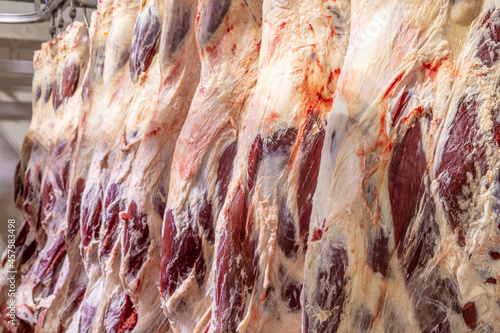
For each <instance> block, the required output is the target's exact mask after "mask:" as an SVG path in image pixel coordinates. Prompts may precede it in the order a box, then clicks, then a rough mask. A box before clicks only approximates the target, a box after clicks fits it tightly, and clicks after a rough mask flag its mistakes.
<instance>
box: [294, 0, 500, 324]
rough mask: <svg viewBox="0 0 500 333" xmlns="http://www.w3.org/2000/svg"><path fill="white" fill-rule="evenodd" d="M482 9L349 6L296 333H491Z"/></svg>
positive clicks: (491, 209) (491, 121)
mask: <svg viewBox="0 0 500 333" xmlns="http://www.w3.org/2000/svg"><path fill="white" fill-rule="evenodd" d="M481 7H482V8H481ZM493 7H494V6H493V2H492V1H484V2H481V1H479V2H466V1H457V2H448V1H423V2H421V3H418V4H416V3H415V2H414V1H384V2H381V1H368V2H365V3H363V4H360V3H358V4H356V6H353V8H358V9H359V12H357V13H356V15H353V22H352V29H351V44H350V46H349V50H348V53H347V56H346V62H345V64H344V67H343V69H342V74H341V77H340V80H339V84H338V87H337V92H336V96H335V100H334V105H333V110H332V114H331V116H330V117H329V119H328V129H327V131H326V140H325V143H324V145H323V150H322V162H321V167H320V174H319V178H320V179H321V180H322V181H321V182H320V185H318V190H317V191H316V194H315V197H314V210H313V217H312V225H311V229H312V230H313V231H312V235H311V237H310V242H309V244H308V250H307V258H306V267H305V277H306V285H305V288H304V294H303V301H304V302H303V310H304V317H303V330H304V331H308V332H336V331H339V332H341V331H342V332H343V331H386V332H399V331H412V332H466V331H469V330H470V331H472V330H473V329H475V328H477V329H480V330H481V331H497V330H498V329H499V328H498V320H496V319H495V316H497V315H498V311H499V310H500V309H498V305H497V304H495V301H494V297H492V296H493V292H494V291H493V289H494V288H493V285H494V284H495V283H496V270H495V269H494V266H493V265H492V263H493V262H494V259H495V253H496V252H495V244H496V242H497V241H495V239H496V238H497V237H498V236H496V234H497V233H498V230H497V222H495V221H493V220H492V218H493V217H494V216H496V214H497V213H496V212H495V210H496V208H495V207H496V205H497V203H496V202H497V199H496V197H497V196H498V184H497V181H494V180H493V179H494V178H495V177H497V176H495V174H496V173H497V172H498V169H497V165H498V157H497V156H498V146H497V144H498V143H497V142H496V139H495V134H496V131H495V128H496V127H495V119H496V117H497V111H496V110H497V106H493V105H492V101H495V100H497V97H496V94H497V91H496V88H495V87H496V84H497V80H498V70H497V71H496V73H495V70H494V68H495V66H496V60H494V59H496V52H497V50H495V48H492V45H494V44H492V43H497V42H496V41H495V40H498V38H499V36H500V35H498V33H499V30H500V28H499V27H500V21H499V20H498V18H499V16H498V11H497V10H496V9H494V8H493ZM370 24H372V26H370ZM373 27H375V28H373ZM497 68H498V67H497ZM353 87H356V88H355V89H353ZM495 170H496V171H495ZM486 184H488V185H486ZM480 198H481V199H480ZM480 322H481V324H479V323H480Z"/></svg>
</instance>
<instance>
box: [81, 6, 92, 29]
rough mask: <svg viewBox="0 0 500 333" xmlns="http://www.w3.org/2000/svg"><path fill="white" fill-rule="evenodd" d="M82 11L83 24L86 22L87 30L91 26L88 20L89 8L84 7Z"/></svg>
mask: <svg viewBox="0 0 500 333" xmlns="http://www.w3.org/2000/svg"><path fill="white" fill-rule="evenodd" d="M82 9H83V22H85V26H86V27H87V29H89V28H90V25H89V20H88V18H87V7H85V6H82Z"/></svg>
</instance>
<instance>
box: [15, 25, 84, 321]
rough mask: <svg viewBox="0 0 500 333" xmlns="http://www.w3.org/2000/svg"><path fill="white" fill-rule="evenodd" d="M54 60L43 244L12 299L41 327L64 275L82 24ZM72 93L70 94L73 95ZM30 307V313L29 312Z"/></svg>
mask: <svg viewBox="0 0 500 333" xmlns="http://www.w3.org/2000/svg"><path fill="white" fill-rule="evenodd" d="M58 45H59V46H61V47H59V50H58V51H59V54H58V57H59V60H58V69H57V72H56V80H57V81H56V80H55V81H54V82H60V83H59V84H56V83H54V90H53V98H52V101H53V106H54V111H55V112H56V114H57V117H58V120H57V121H56V122H55V123H54V128H53V129H52V130H53V131H54V133H55V137H56V139H55V140H54V141H55V142H54V149H53V150H52V153H51V157H50V160H49V161H48V164H47V165H46V170H45V173H44V176H43V179H42V184H43V187H42V193H41V194H42V195H41V209H40V224H41V227H42V228H43V230H44V232H45V234H46V237H47V239H46V243H45V245H44V247H43V248H41V249H40V252H39V253H38V256H37V259H36V261H35V262H34V264H33V266H31V269H30V271H29V272H28V274H26V276H25V277H24V278H23V282H22V287H21V288H19V292H18V295H17V296H16V301H17V308H18V311H19V313H20V314H19V316H20V317H21V318H22V317H25V316H30V315H31V314H32V313H33V312H34V313H35V316H36V317H37V318H38V319H37V321H38V324H41V323H43V318H44V315H45V312H46V310H47V308H48V307H50V304H51V302H52V300H53V299H54V297H56V295H57V294H58V292H59V290H60V288H61V287H62V285H63V284H64V281H65V278H66V276H67V274H68V272H69V271H68V258H67V255H66V251H65V241H64V229H65V228H66V223H65V211H66V209H65V208H66V205H65V204H66V199H65V198H66V194H67V176H68V168H69V160H70V158H71V154H72V151H73V147H74V143H75V138H76V128H77V125H78V119H79V114H80V111H81V103H80V102H81V98H80V95H79V94H78V91H79V90H81V88H80V87H81V82H82V81H83V79H82V77H83V73H84V71H85V68H86V65H87V63H88V59H87V58H88V42H87V29H86V28H85V26H84V25H83V24H82V23H75V24H73V25H70V26H69V27H68V29H67V30H66V31H65V32H64V33H61V34H60V36H59V42H58ZM75 92H76V94H75ZM33 306H35V307H33Z"/></svg>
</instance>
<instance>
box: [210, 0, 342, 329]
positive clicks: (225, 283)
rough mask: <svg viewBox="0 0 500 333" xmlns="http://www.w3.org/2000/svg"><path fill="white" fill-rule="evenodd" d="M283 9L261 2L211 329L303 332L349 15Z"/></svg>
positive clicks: (331, 8) (320, 5) (222, 221)
mask: <svg viewBox="0 0 500 333" xmlns="http://www.w3.org/2000/svg"><path fill="white" fill-rule="evenodd" d="M280 4H281V2H279V1H274V0H272V1H266V0H265V1H264V6H263V8H264V15H263V22H264V23H263V32H262V34H263V41H262V48H261V53H260V55H261V56H260V63H259V66H260V68H259V76H258V79H257V86H256V88H255V95H254V98H253V101H252V104H251V111H250V112H249V117H248V120H247V122H246V125H245V129H244V131H243V132H242V134H241V136H240V140H239V142H238V146H237V147H238V154H237V156H236V159H235V163H234V170H233V178H232V181H231V184H230V185H229V188H228V190H227V191H228V196H227V198H226V203H225V205H224V207H223V208H222V213H221V215H220V216H219V220H218V223H217V237H216V239H217V245H216V254H215V258H216V262H215V282H214V283H215V290H214V293H213V297H214V303H213V305H212V321H211V326H210V332H236V331H255V332H268V331H276V332H278V331H279V332H300V327H301V311H300V309H301V305H300V294H301V289H302V283H303V263H304V256H305V251H306V248H307V244H306V242H307V237H308V232H309V218H310V214H311V210H312V195H313V194H314V190H315V188H316V181H317V176H318V169H319V162H320V159H321V147H322V144H323V141H324V138H325V128H324V127H325V123H324V118H325V116H326V115H327V114H328V112H329V111H330V109H331V105H332V99H331V97H332V95H333V92H334V89H335V86H336V83H337V79H338V76H339V73H340V68H341V67H342V64H343V61H344V55H345V52H346V48H347V42H348V37H349V36H348V20H349V11H350V8H349V2H347V1H336V2H321V1H318V2H301V1H290V2H288V3H287V6H282V5H281V6H280ZM256 318H258V319H256Z"/></svg>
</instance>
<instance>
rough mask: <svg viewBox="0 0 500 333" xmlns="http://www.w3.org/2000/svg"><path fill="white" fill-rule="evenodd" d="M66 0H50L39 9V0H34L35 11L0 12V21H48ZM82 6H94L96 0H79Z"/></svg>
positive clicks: (20, 22) (23, 22) (15, 22)
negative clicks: (21, 12) (23, 12)
mask: <svg viewBox="0 0 500 333" xmlns="http://www.w3.org/2000/svg"><path fill="white" fill-rule="evenodd" d="M67 2H68V0H51V1H50V2H48V3H47V4H46V5H45V7H43V9H41V10H40V0H35V2H34V4H35V12H34V13H27V14H0V23H11V24H26V23H37V22H43V21H48V20H50V18H51V17H52V14H53V13H54V12H55V11H57V9H58V8H61V7H63V6H65V5H67V4H66V3H67ZM80 2H81V5H83V6H84V7H94V8H95V7H96V6H97V0H80Z"/></svg>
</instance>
